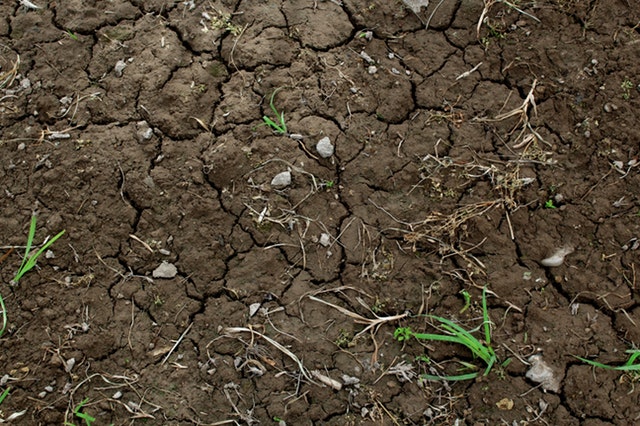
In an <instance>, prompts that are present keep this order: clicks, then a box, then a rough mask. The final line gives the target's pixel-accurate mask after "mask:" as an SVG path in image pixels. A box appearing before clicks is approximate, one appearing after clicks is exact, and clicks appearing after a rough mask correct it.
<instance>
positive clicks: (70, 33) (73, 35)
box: [66, 30, 78, 41]
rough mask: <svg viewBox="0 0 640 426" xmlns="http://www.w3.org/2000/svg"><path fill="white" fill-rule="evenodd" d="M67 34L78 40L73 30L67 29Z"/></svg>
mask: <svg viewBox="0 0 640 426" xmlns="http://www.w3.org/2000/svg"><path fill="white" fill-rule="evenodd" d="M66 32H67V35H68V36H69V37H71V38H72V39H73V40H75V41H78V36H77V35H75V34H74V33H73V31H71V30H67V31H66Z"/></svg>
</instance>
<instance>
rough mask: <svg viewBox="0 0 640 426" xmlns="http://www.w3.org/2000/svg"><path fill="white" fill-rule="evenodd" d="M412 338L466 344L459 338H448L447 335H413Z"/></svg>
mask: <svg viewBox="0 0 640 426" xmlns="http://www.w3.org/2000/svg"><path fill="white" fill-rule="evenodd" d="M412 336H413V337H415V338H416V339H419V340H435V341H439V342H451V343H459V344H461V345H462V344H464V343H463V342H462V341H461V340H460V339H459V338H458V337H457V336H448V335H446V334H430V333H412Z"/></svg>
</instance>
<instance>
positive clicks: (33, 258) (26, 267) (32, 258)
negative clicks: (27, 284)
mask: <svg viewBox="0 0 640 426" xmlns="http://www.w3.org/2000/svg"><path fill="white" fill-rule="evenodd" d="M36 224H37V219H36V215H35V214H33V215H32V216H31V225H30V226H29V235H28V236H27V245H26V248H25V253H24V258H23V259H22V264H21V265H20V268H18V272H17V273H16V276H15V277H13V279H12V280H11V282H10V283H9V284H10V285H12V286H15V285H17V284H18V282H19V281H20V279H21V278H22V277H23V275H24V274H26V273H27V272H29V271H30V270H32V269H33V267H34V266H36V262H37V261H38V258H39V257H40V255H41V254H42V253H44V251H45V250H47V249H48V248H49V247H51V245H52V244H53V243H55V242H56V240H57V239H58V238H60V237H61V236H62V235H63V234H64V232H65V231H64V230H62V231H60V232H58V234H56V235H55V236H54V237H53V238H51V239H50V240H45V242H44V243H43V244H42V247H40V249H38V251H36V252H35V253H33V254H30V253H31V247H32V246H33V239H34V238H35V236H36ZM0 308H1V309H2V329H0V336H2V335H3V334H4V331H5V330H6V328H7V308H6V307H5V304H4V299H3V298H2V295H0Z"/></svg>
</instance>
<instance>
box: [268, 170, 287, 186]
mask: <svg viewBox="0 0 640 426" xmlns="http://www.w3.org/2000/svg"><path fill="white" fill-rule="evenodd" d="M289 185H291V172H290V171H286V172H282V173H278V174H277V175H275V176H274V177H273V179H271V186H273V187H276V188H284V187H285V186H289Z"/></svg>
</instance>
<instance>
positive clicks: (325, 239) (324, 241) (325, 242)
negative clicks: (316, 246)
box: [318, 233, 331, 247]
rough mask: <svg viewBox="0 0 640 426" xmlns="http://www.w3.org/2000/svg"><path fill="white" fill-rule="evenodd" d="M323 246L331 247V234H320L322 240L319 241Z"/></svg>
mask: <svg viewBox="0 0 640 426" xmlns="http://www.w3.org/2000/svg"><path fill="white" fill-rule="evenodd" d="M318 242H319V243H320V244H321V245H322V246H323V247H329V244H331V236H330V235H329V234H326V233H322V234H321V235H320V241H318Z"/></svg>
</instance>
